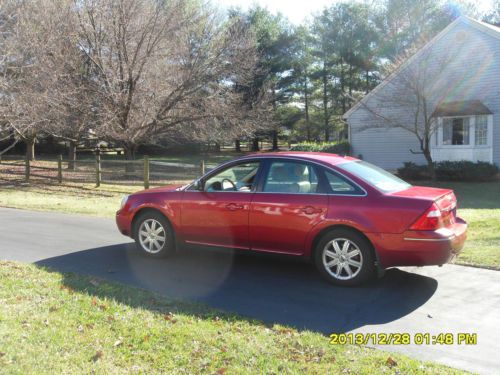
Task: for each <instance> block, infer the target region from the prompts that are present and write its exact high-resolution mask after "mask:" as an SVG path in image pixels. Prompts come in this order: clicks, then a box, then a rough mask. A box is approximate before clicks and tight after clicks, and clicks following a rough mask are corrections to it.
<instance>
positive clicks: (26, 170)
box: [24, 157, 30, 182]
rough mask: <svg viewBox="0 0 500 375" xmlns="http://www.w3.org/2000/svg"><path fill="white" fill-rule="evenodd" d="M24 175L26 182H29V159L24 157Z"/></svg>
mask: <svg viewBox="0 0 500 375" xmlns="http://www.w3.org/2000/svg"><path fill="white" fill-rule="evenodd" d="M24 163H25V164H24V165H25V167H24V175H25V178H26V182H29V180H30V159H29V158H28V157H26V158H25V159H24Z"/></svg>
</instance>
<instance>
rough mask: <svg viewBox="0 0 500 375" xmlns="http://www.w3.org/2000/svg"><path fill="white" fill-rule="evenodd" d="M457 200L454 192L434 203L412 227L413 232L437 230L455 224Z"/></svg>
mask: <svg viewBox="0 0 500 375" xmlns="http://www.w3.org/2000/svg"><path fill="white" fill-rule="evenodd" d="M456 216H457V198H456V197H455V194H454V193H453V192H451V193H449V194H446V195H445V196H443V197H441V198H439V199H438V200H436V201H435V202H433V203H432V206H431V207H430V208H429V209H428V210H427V211H425V212H424V213H423V214H422V216H420V217H419V218H418V219H417V221H415V222H414V223H413V225H412V226H411V227H410V229H411V230H436V229H439V228H444V227H448V226H450V225H453V224H455V218H456Z"/></svg>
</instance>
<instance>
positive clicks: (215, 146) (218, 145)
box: [214, 142, 220, 152]
mask: <svg viewBox="0 0 500 375" xmlns="http://www.w3.org/2000/svg"><path fill="white" fill-rule="evenodd" d="M214 151H215V152H220V142H215V144H214Z"/></svg>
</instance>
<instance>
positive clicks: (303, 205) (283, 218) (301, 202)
mask: <svg viewBox="0 0 500 375" xmlns="http://www.w3.org/2000/svg"><path fill="white" fill-rule="evenodd" d="M318 172H319V169H318V168H317V166H315V165H314V164H311V163H307V162H303V161H300V160H292V159H271V160H269V161H267V163H266V166H265V168H264V171H263V181H262V183H261V184H260V186H259V189H258V191H257V192H256V193H255V195H254V197H253V200H252V203H251V207H250V220H249V232H250V245H251V248H252V250H260V251H269V252H277V253H287V254H295V255H300V254H303V253H304V250H305V242H306V237H307V234H308V233H309V231H310V230H311V229H312V228H313V227H314V226H315V225H316V224H318V223H319V222H321V221H322V220H324V218H325V216H326V214H327V210H328V195H327V194H325V192H323V191H322V189H323V187H322V186H323V184H322V183H321V182H320V178H319V173H318Z"/></svg>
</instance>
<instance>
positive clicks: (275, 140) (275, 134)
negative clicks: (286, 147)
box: [273, 129, 278, 151]
mask: <svg viewBox="0 0 500 375" xmlns="http://www.w3.org/2000/svg"><path fill="white" fill-rule="evenodd" d="M273 151H278V131H277V130H276V129H275V130H273Z"/></svg>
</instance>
